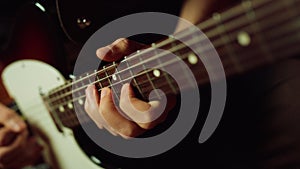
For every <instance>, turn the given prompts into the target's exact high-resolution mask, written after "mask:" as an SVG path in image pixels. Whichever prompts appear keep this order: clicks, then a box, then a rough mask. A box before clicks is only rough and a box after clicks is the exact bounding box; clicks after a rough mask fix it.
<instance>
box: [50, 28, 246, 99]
mask: <svg viewBox="0 0 300 169" xmlns="http://www.w3.org/2000/svg"><path fill="white" fill-rule="evenodd" d="M248 27H251V25H250V26H248ZM245 29H248V28H244V30H245ZM237 32H238V31H236V32H234V33H231V34H236V33H237ZM248 32H250V31H248ZM229 36H230V35H229ZM230 39H231V40H230V41H229V42H231V41H232V40H233V38H230ZM198 42H199V41H198ZM192 43H194V42H192ZM196 43H197V42H196ZM184 47H185V46H184V45H179V47H178V46H177V47H176V48H171V51H172V52H174V51H176V50H178V49H179V50H180V49H184ZM216 47H219V46H216ZM166 53H169V52H166ZM159 57H160V56H159ZM152 58H154V57H152ZM154 59H156V58H154ZM154 59H151V60H154ZM183 59H185V58H183ZM148 60H149V59H148ZM148 60H145V61H144V62H142V63H141V64H143V63H145V62H149V61H148ZM151 60H150V61H151ZM223 63H224V62H223ZM141 64H140V65H141ZM135 66H139V65H135ZM115 67H116V65H111V66H110V68H115ZM130 68H132V67H130ZM124 71H127V69H124V70H121V71H119V72H118V73H122V72H124ZM111 76H112V75H110V76H107V77H105V78H102V79H99V80H97V81H95V82H94V83H91V84H95V83H97V82H101V81H103V80H105V79H107V78H109V77H111ZM86 87H87V86H81V87H80V88H77V89H75V90H73V91H72V92H76V91H78V90H81V89H83V88H86ZM72 92H67V93H65V95H61V97H59V98H52V99H49V100H47V101H49V102H54V101H56V100H57V99H60V98H62V97H65V96H67V95H70V94H72ZM54 99H55V100H54Z"/></svg>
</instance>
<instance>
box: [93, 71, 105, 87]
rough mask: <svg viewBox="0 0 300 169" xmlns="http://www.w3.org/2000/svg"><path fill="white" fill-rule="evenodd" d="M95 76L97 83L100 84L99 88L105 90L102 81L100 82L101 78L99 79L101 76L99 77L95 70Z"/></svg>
mask: <svg viewBox="0 0 300 169" xmlns="http://www.w3.org/2000/svg"><path fill="white" fill-rule="evenodd" d="M95 74H96V81H98V82H99V83H98V84H99V87H100V88H103V86H102V83H101V80H100V78H99V75H98V73H97V70H95Z"/></svg>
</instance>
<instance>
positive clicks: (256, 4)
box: [53, 0, 279, 92]
mask: <svg viewBox="0 0 300 169" xmlns="http://www.w3.org/2000/svg"><path fill="white" fill-rule="evenodd" d="M269 1H271V0H265V1H253V2H252V7H253V8H257V9H258V8H259V7H260V6H261V5H263V4H267V3H268V2H269ZM276 1H279V0H276ZM236 8H237V9H236ZM238 9H242V10H241V11H239V10H238ZM244 13H245V7H243V3H242V4H240V5H236V6H235V7H233V8H232V9H230V10H228V11H225V12H223V13H221V14H220V15H222V18H223V19H224V20H228V19H231V18H233V17H235V16H238V15H240V14H241V15H243V14H244ZM223 15H224V16H223ZM212 21H213V22H214V18H213V17H212V18H209V19H207V20H206V21H204V22H203V23H200V24H199V25H197V27H199V28H201V29H205V28H208V27H209V26H211V25H210V24H211V23H213V22H212ZM188 31H190V30H189V28H187V29H185V30H183V31H181V32H178V33H177V34H178V38H182V37H184V36H186V34H187V33H190V32H188ZM181 36H182V37H181ZM173 42H174V39H166V40H164V41H162V42H159V43H157V44H156V47H157V48H159V47H162V46H164V45H166V44H170V43H173ZM143 52H147V51H146V50H144V51H143ZM141 54H143V53H140V55H141ZM133 58H134V57H130V58H128V59H133ZM100 71H102V70H100ZM100 71H98V72H95V73H94V74H96V73H100ZM80 80H83V79H78V81H80ZM78 81H73V83H76V82H78ZM67 85H72V84H67ZM66 87H67V86H66ZM56 90H60V89H59V88H58V89H56ZM56 90H55V89H54V90H53V92H56Z"/></svg>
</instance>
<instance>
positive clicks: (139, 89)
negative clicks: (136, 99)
mask: <svg viewBox="0 0 300 169" xmlns="http://www.w3.org/2000/svg"><path fill="white" fill-rule="evenodd" d="M123 62H125V63H126V66H127V68H126V69H129V73H130V76H131V77H132V80H133V82H134V84H135V85H136V88H137V89H138V91H139V94H141V96H142V97H143V98H144V99H145V98H146V97H145V95H144V93H143V91H142V89H141V88H140V86H139V85H138V83H137V81H136V79H135V76H134V74H133V72H132V69H130V67H131V66H130V65H129V62H128V59H127V57H125V58H124V60H123Z"/></svg>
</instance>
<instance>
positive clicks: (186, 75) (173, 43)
mask: <svg viewBox="0 0 300 169" xmlns="http://www.w3.org/2000/svg"><path fill="white" fill-rule="evenodd" d="M169 38H171V39H173V36H170V37H169ZM192 39H193V40H196V39H194V38H192ZM192 43H193V42H192ZM171 45H172V48H176V46H177V45H176V44H175V40H174V41H173V42H172V43H171ZM174 53H175V54H176V55H177V56H178V57H180V55H181V54H180V52H179V51H178V50H177V51H175V52H174ZM179 64H180V67H181V70H183V72H184V74H185V77H187V80H188V82H189V83H190V84H191V85H193V81H192V80H191V79H190V78H188V77H189V73H188V72H187V70H185V67H183V65H182V62H179Z"/></svg>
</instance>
